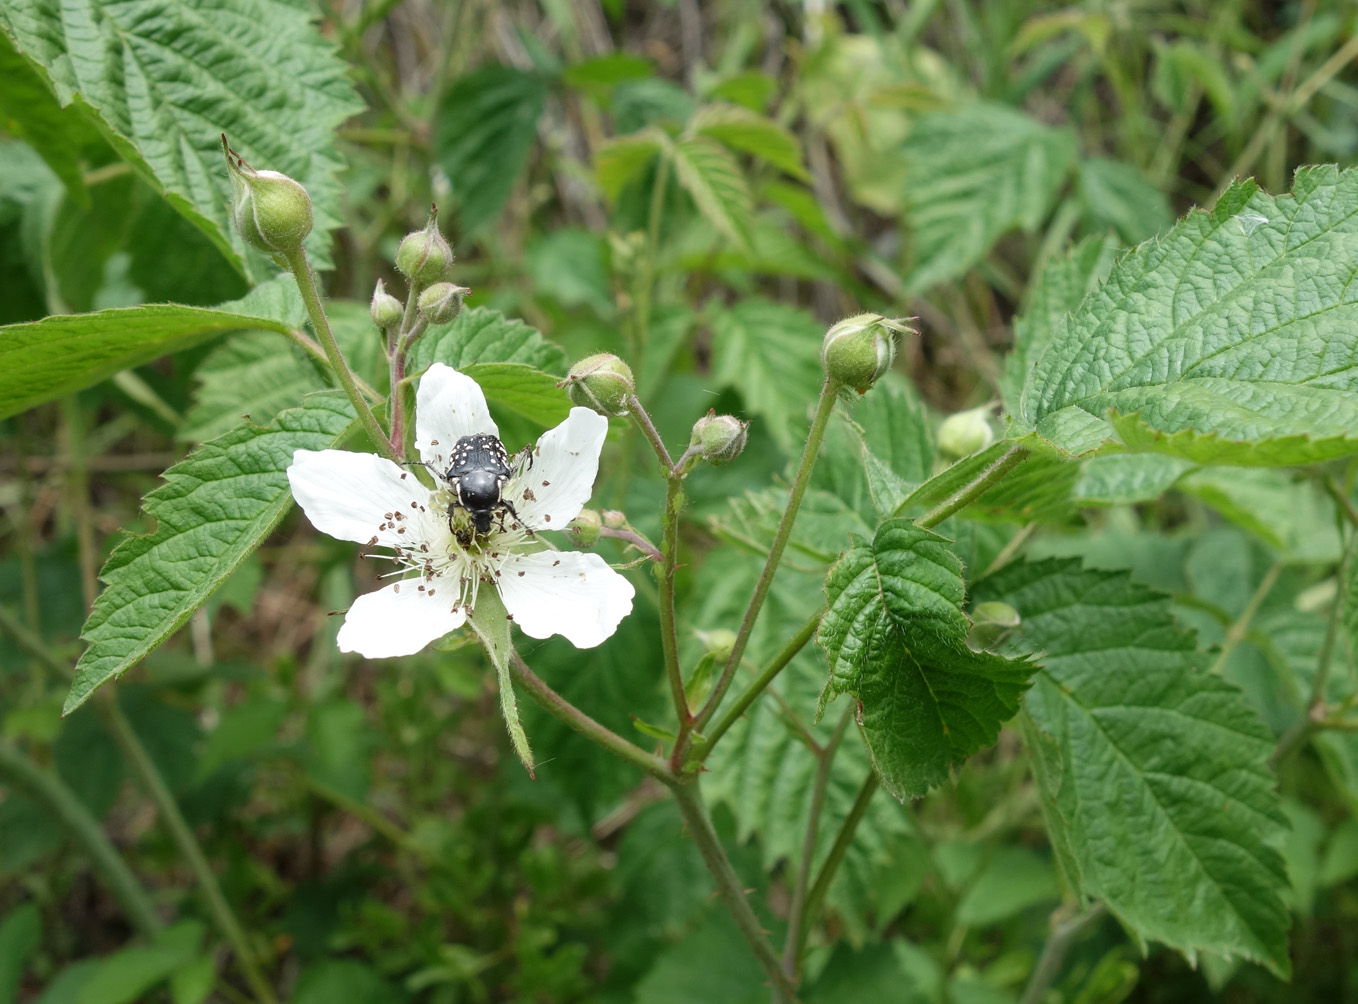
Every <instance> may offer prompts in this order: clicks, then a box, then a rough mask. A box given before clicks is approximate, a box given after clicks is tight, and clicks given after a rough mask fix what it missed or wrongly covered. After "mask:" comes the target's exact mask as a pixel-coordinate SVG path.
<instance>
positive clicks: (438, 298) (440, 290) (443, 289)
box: [419, 282, 471, 324]
mask: <svg viewBox="0 0 1358 1004" xmlns="http://www.w3.org/2000/svg"><path fill="white" fill-rule="evenodd" d="M470 292H471V290H470V289H468V288H467V287H466V286H454V285H453V284H452V283H451V282H436V283H434V284H433V285H432V286H430V287H429V288H428V289H426V290H425V291H424V292H423V293H421V294H420V299H419V305H420V313H421V314H423V315H424V319H425V320H426V321H428V322H429V323H430V324H447V323H448V322H449V321H451V320H452V319H453V318H454V317H456V316H457V315H458V312H459V311H461V310H462V298H463V297H464V296H466V295H467V294H468V293H470Z"/></svg>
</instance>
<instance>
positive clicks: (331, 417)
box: [62, 391, 356, 714]
mask: <svg viewBox="0 0 1358 1004" xmlns="http://www.w3.org/2000/svg"><path fill="white" fill-rule="evenodd" d="M355 422H356V420H355V418H354V414H353V409H352V408H351V407H350V405H349V402H348V400H347V399H346V398H345V397H344V395H343V394H342V393H340V392H338V391H324V392H322V393H319V394H313V395H311V396H310V397H308V398H307V399H306V400H305V401H304V402H303V403H302V406H301V407H300V408H294V409H291V410H289V411H285V412H283V413H282V414H281V415H279V416H278V418H277V420H276V421H275V422H274V423H273V424H272V425H270V426H269V427H268V428H261V427H259V426H255V425H252V424H250V423H246V424H245V425H242V426H238V427H237V428H236V429H234V430H233V431H231V432H229V433H227V434H226V435H225V436H222V437H221V438H220V439H215V440H213V441H212V442H210V443H207V444H205V445H203V446H201V447H199V448H198V449H197V450H195V451H194V452H193V453H192V454H190V455H189V456H188V457H187V458H186V459H184V460H182V461H180V462H179V463H178V464H175V465H174V466H173V467H171V468H170V469H169V470H168V471H166V472H165V484H163V485H161V486H160V487H159V488H157V489H156V490H155V491H153V492H152V493H151V494H150V495H148V496H147V497H146V500H145V509H146V512H147V514H148V515H150V516H153V517H154V518H155V519H156V521H157V527H156V530H155V532H154V533H150V534H147V535H146V536H141V537H138V536H132V537H128V538H127V539H125V540H123V541H122V542H121V543H120V544H119V545H118V546H117V547H116V548H115V549H114V551H113V553H112V554H111V555H109V559H108V561H107V562H106V563H105V564H104V568H103V571H102V572H101V573H100V577H101V578H102V579H103V581H104V583H105V588H104V591H103V592H102V593H100V594H99V598H98V599H97V600H95V603H94V609H93V610H92V611H91V612H90V616H89V619H88V620H87V621H86V622H85V627H84V630H83V631H82V632H81V637H83V638H84V639H85V640H86V641H87V642H88V643H89V647H88V648H86V649H85V651H84V652H83V653H82V654H81V656H80V661H79V662H78V663H77V664H76V675H75V681H74V682H73V683H72V684H71V691H70V693H69V694H68V695H67V697H66V703H65V705H64V706H63V708H62V714H70V713H71V712H72V711H74V710H75V709H76V708H78V707H80V705H81V704H83V703H85V701H87V700H88V699H89V697H90V695H91V694H92V693H93V692H94V690H95V689H96V688H97V687H99V686H100V685H102V684H104V683H106V682H108V681H109V680H111V679H114V678H115V677H117V676H118V675H120V674H121V673H123V672H125V671H126V670H127V669H129V668H131V667H132V666H133V665H135V664H136V663H137V662H139V661H140V660H141V659H142V658H144V657H145V656H146V654H147V653H148V652H150V651H152V650H153V649H154V648H156V646H158V645H159V644H160V643H161V642H163V641H165V639H166V638H168V637H169V636H170V635H171V634H173V633H174V631H176V630H177V629H178V628H179V627H181V626H182V625H183V624H184V623H185V621H187V620H188V619H189V616H190V615H191V614H192V613H193V612H194V611H195V610H197V609H198V607H200V606H202V604H203V603H204V602H205V601H206V600H207V598H208V597H209V596H210V595H211V594H212V592H213V590H215V589H216V588H217V587H218V586H219V585H221V583H222V582H224V581H225V580H226V578H227V576H229V575H230V574H231V572H232V571H234V570H235V568H236V566H237V565H239V564H240V563H241V561H243V560H244V559H245V557H246V556H247V555H248V554H249V553H250V552H251V551H253V550H254V549H255V548H256V547H258V546H259V544H260V542H261V541H262V540H263V539H264V538H265V537H266V536H268V534H269V533H270V531H272V530H273V528H274V526H276V525H277V523H278V521H279V520H280V519H282V518H283V515H284V513H286V512H287V510H288V506H289V505H291V503H292V494H291V492H290V491H289V489H288V477H287V468H288V465H289V464H291V463H292V454H293V451H294V450H298V449H307V450H324V449H327V448H329V447H332V446H334V445H335V444H336V443H338V442H340V441H341V440H343V439H344V438H345V436H347V435H348V434H349V432H350V431H351V429H352V428H353V427H354V425H355Z"/></svg>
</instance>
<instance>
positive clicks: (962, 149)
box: [904, 102, 1075, 292]
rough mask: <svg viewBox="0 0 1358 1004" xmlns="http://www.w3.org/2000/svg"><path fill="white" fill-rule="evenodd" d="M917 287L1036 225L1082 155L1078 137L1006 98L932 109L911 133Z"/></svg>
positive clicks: (950, 274) (912, 276) (961, 269)
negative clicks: (1012, 232) (1005, 102)
mask: <svg viewBox="0 0 1358 1004" xmlns="http://www.w3.org/2000/svg"><path fill="white" fill-rule="evenodd" d="M904 149H905V155H906V158H907V163H908V165H909V181H908V183H907V186H906V210H907V213H908V220H909V224H910V230H911V233H912V235H913V238H914V268H913V270H912V271H911V272H910V273H909V275H908V276H907V278H906V284H907V285H908V287H909V288H910V289H911V290H912V291H915V292H922V291H923V290H926V289H928V288H929V287H930V286H933V285H936V284H938V283H940V282H944V281H946V280H948V279H953V278H956V277H957V276H960V275H962V274H964V273H965V272H967V270H969V269H970V268H971V267H972V266H974V265H975V264H977V263H978V262H979V261H981V260H982V259H983V258H984V257H985V256H986V255H987V254H988V253H989V252H990V249H991V248H992V247H993V246H994V244H995V242H996V241H997V240H999V238H1000V237H1001V236H1003V235H1004V234H1005V233H1007V232H1008V231H1010V230H1013V229H1015V228H1022V229H1024V230H1027V231H1030V232H1031V231H1034V230H1036V229H1037V228H1038V226H1040V225H1041V223H1042V220H1043V218H1044V217H1045V216H1046V215H1047V211H1048V210H1049V209H1050V207H1051V205H1052V201H1053V200H1054V199H1055V197H1056V193H1057V191H1058V190H1059V189H1060V187H1061V185H1062V183H1063V182H1064V181H1065V179H1066V175H1067V173H1068V172H1069V170H1070V167H1071V164H1072V163H1073V161H1074V159H1075V137H1074V135H1073V134H1072V133H1071V132H1070V131H1069V130H1066V129H1051V128H1048V127H1047V126H1045V125H1043V124H1042V123H1040V122H1038V121H1037V120H1036V119H1034V118H1032V117H1030V116H1028V115H1025V114H1024V113H1023V112H1020V111H1016V110H1015V109H1013V108H1009V107H1007V106H1004V105H997V104H989V103H986V102H978V103H976V104H973V105H969V106H966V107H963V108H958V109H956V110H953V111H948V112H940V113H937V114H931V115H925V116H922V117H921V118H920V119H918V120H917V121H916V122H915V123H914V125H913V126H912V127H911V129H910V134H909V135H908V136H907V137H906V140H905V147H904Z"/></svg>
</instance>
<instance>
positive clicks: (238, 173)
mask: <svg viewBox="0 0 1358 1004" xmlns="http://www.w3.org/2000/svg"><path fill="white" fill-rule="evenodd" d="M222 150H223V151H224V152H225V154H226V168H227V172H228V173H229V174H230V176H231V191H232V197H231V220H232V222H233V223H234V224H235V225H236V230H237V231H238V232H239V233H240V235H241V238H242V239H243V240H244V241H245V243H247V244H249V245H250V246H251V247H254V248H258V249H259V250H261V251H266V252H269V253H270V254H286V253H288V252H292V251H296V250H297V249H298V248H300V247H301V246H302V241H304V240H306V236H307V234H309V233H311V196H309V195H307V193H306V189H305V188H303V187H302V186H301V185H299V184H298V183H297V182H295V181H293V180H292V179H291V178H289V177H288V176H287V175H286V174H279V173H278V172H277V171H256V170H255V169H254V168H253V167H251V166H250V165H249V164H247V163H246V162H245V161H244V160H242V159H241V157H240V155H239V154H238V153H236V152H235V151H234V150H232V149H231V148H230V147H229V146H227V145H226V136H225V135H223V136H222Z"/></svg>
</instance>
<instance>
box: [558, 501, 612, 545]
mask: <svg viewBox="0 0 1358 1004" xmlns="http://www.w3.org/2000/svg"><path fill="white" fill-rule="evenodd" d="M603 525H604V521H603V519H602V518H601V517H600V516H599V514H598V513H597V512H595V511H594V510H593V509H581V510H580V515H579V516H576V517H575V519H573V520H571V521H570V522H569V523H567V524H566V536H568V537H570V539H571V543H572V544H574V545H575V546H576V547H593V546H594V545H595V544H596V543H598V541H599V531H600V530H601V529H602V528H603Z"/></svg>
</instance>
